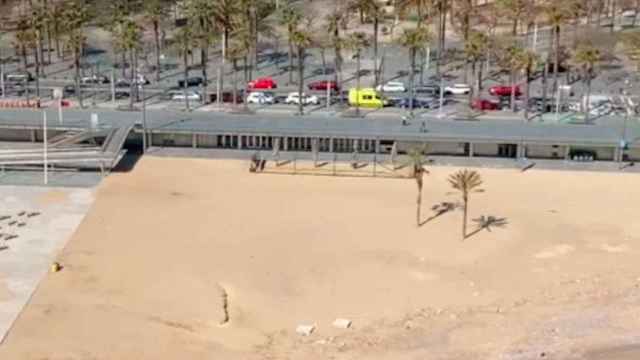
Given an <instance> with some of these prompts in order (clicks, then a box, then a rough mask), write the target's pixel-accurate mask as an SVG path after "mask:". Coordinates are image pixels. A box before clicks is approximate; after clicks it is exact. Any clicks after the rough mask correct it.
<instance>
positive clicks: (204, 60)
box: [200, 44, 209, 104]
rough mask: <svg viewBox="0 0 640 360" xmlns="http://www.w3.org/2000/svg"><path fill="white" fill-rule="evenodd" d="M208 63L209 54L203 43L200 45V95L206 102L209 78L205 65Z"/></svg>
mask: <svg viewBox="0 0 640 360" xmlns="http://www.w3.org/2000/svg"><path fill="white" fill-rule="evenodd" d="M208 65H209V54H208V49H207V46H206V45H205V44H203V45H202V48H201V49H200V66H202V89H203V91H202V97H203V100H204V103H205V104H206V103H207V102H208V100H207V87H208V86H209V78H208V77H207V66H208Z"/></svg>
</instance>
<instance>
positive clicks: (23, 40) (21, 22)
mask: <svg viewBox="0 0 640 360" xmlns="http://www.w3.org/2000/svg"><path fill="white" fill-rule="evenodd" d="M16 28H17V31H16V34H15V46H16V48H18V49H19V51H20V56H21V57H22V66H23V67H24V70H25V71H27V69H28V66H29V64H28V59H27V55H28V53H27V49H30V48H31V46H32V44H33V42H34V38H35V34H34V33H33V31H32V30H31V28H30V27H29V20H28V18H27V17H24V16H21V17H20V18H19V19H18V25H17V27H16Z"/></svg>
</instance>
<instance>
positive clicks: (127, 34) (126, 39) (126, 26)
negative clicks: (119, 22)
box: [120, 19, 142, 109]
mask: <svg viewBox="0 0 640 360" xmlns="http://www.w3.org/2000/svg"><path fill="white" fill-rule="evenodd" d="M141 31H142V30H141V29H140V27H139V26H138V24H136V22H135V21H134V20H132V19H127V20H126V21H125V22H124V23H123V26H122V28H121V33H120V46H121V47H122V49H123V50H124V51H125V52H128V53H129V62H130V64H131V83H130V87H131V88H130V93H129V108H130V109H133V103H134V100H135V99H136V98H137V89H138V83H139V82H138V78H137V66H136V63H137V61H138V56H137V55H138V49H139V48H140V40H141V39H140V38H141ZM134 94H135V95H136V96H134Z"/></svg>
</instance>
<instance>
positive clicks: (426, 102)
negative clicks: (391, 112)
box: [394, 97, 440, 109]
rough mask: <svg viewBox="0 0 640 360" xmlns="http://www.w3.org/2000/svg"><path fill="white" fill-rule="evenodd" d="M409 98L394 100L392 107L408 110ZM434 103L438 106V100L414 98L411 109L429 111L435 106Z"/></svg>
mask: <svg viewBox="0 0 640 360" xmlns="http://www.w3.org/2000/svg"><path fill="white" fill-rule="evenodd" d="M410 99H411V98H410V97H404V98H400V99H398V100H396V101H395V102H394V105H395V106H397V107H401V108H405V109H408V108H409V107H410V106H411V103H410ZM435 103H438V105H440V104H439V100H436V99H424V98H414V99H413V108H414V109H429V108H431V107H433V106H434V105H435Z"/></svg>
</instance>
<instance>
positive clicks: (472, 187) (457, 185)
mask: <svg viewBox="0 0 640 360" xmlns="http://www.w3.org/2000/svg"><path fill="white" fill-rule="evenodd" d="M448 180H449V184H450V185H451V187H452V188H453V189H454V190H457V191H459V192H460V194H461V195H462V204H463V208H462V212H463V217H462V239H463V240H464V239H465V238H466V237H467V214H468V211H469V195H470V194H472V193H477V192H482V191H483V190H482V189H480V188H479V187H480V185H482V178H481V177H480V174H479V173H478V172H477V171H475V170H467V169H464V170H460V171H458V172H456V173H455V174H452V175H450V176H449V179H448Z"/></svg>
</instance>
